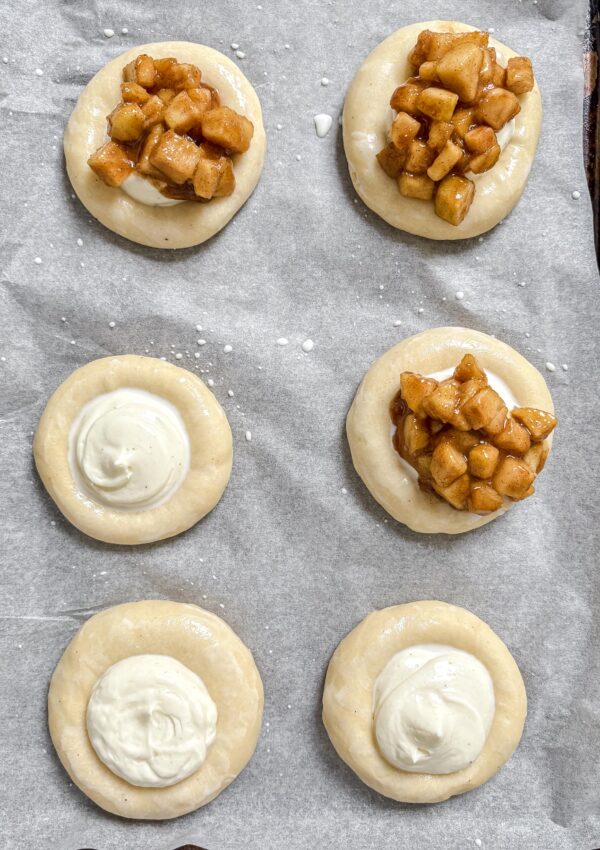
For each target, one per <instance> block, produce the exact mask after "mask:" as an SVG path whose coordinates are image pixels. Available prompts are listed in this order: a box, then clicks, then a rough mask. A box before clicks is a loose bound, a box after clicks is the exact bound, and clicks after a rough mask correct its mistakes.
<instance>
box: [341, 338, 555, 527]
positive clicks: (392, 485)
mask: <svg viewBox="0 0 600 850" xmlns="http://www.w3.org/2000/svg"><path fill="white" fill-rule="evenodd" d="M465 354H473V355H474V356H475V357H476V358H477V361H478V362H479V364H480V365H481V366H482V367H483V369H484V370H486V371H489V372H490V373H491V374H493V375H495V376H497V377H498V378H500V379H501V380H502V381H503V382H504V383H505V384H506V385H507V386H508V388H509V389H510V390H511V393H512V395H513V396H514V398H515V399H516V401H517V403H518V404H519V405H520V406H523V407H535V408H538V409H540V410H545V411H548V412H549V413H553V412H554V405H553V403H552V397H551V396H550V391H549V390H548V387H547V386H546V381H545V380H544V378H543V376H542V375H541V374H540V373H539V372H538V370H537V369H536V368H535V366H532V364H531V363H530V362H529V361H528V360H526V359H525V358H524V357H523V356H522V355H521V354H519V353H518V352H516V351H515V350H514V349H513V348H511V347H510V346H509V345H506V343H504V342H500V340H498V339H496V338H495V337H492V336H488V335H487V334H484V333H480V332H479V331H473V330H470V329H469V328H432V329H430V330H428V331H423V333H420V334H416V335H415V336H412V337H409V338H408V339H405V340H402V342H399V343H398V344H397V345H395V346H394V347H393V348H391V349H390V350H389V351H387V352H386V353H385V354H384V355H383V356H382V357H380V358H379V359H378V360H376V361H375V363H373V365H372V366H371V367H370V369H369V371H368V372H367V374H366V375H365V377H364V378H363V380H362V383H361V385H360V387H359V388H358V391H357V393H356V396H355V398H354V401H353V402H352V406H351V407H350V410H349V412H348V416H347V419H346V433H347V436H348V443H349V444H350V452H351V454H352V462H353V463H354V467H355V469H356V471H357V472H358V474H359V475H360V477H361V478H362V480H363V481H364V483H365V484H366V486H367V488H368V489H369V491H370V493H371V495H372V496H373V498H374V499H376V500H377V501H378V502H379V504H380V505H381V506H382V507H383V508H385V510H386V511H387V512H388V513H389V514H391V516H393V517H394V519H396V520H398V522H402V523H404V525H407V526H408V527H409V528H411V529H412V530H413V531H418V532H422V533H426V534H462V532H464V531H471V529H473V528H478V527H479V526H481V525H485V524H486V523H488V522H491V521H492V520H494V519H496V518H497V517H499V516H501V515H502V514H503V513H505V512H506V511H507V510H508V509H509V508H510V507H512V504H513V503H512V502H505V504H504V506H503V507H502V508H500V510H498V511H494V512H493V513H490V514H485V515H480V514H473V513H469V512H468V511H458V510H456V509H455V508H452V507H451V506H450V505H449V504H448V503H447V502H444V501H442V500H441V499H438V498H437V497H436V496H433V495H432V494H430V493H427V492H425V491H424V490H422V489H421V488H420V487H419V485H418V482H417V473H416V472H415V470H414V469H413V468H412V467H411V466H410V465H409V464H408V463H406V461H404V460H403V459H402V458H401V457H400V455H399V454H398V452H397V451H396V449H395V448H394V445H393V441H392V435H393V426H392V420H391V417H390V403H391V402H392V400H393V398H394V397H395V395H396V394H397V392H398V389H399V387H400V373H401V372H417V373H419V374H421V375H431V374H434V373H436V372H441V371H442V370H445V369H450V368H452V369H453V368H455V367H456V366H457V365H458V363H459V361H460V360H461V358H462V357H463V355H465ZM551 440H552V436H550V437H549V438H548V445H551Z"/></svg>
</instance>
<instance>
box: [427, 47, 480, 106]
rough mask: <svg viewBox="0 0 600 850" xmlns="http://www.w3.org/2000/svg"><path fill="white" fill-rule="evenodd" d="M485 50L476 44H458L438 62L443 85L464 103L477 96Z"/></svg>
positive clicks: (438, 70) (438, 71)
mask: <svg viewBox="0 0 600 850" xmlns="http://www.w3.org/2000/svg"><path fill="white" fill-rule="evenodd" d="M482 65H483V51H482V49H481V47H477V45H475V44H469V43H468V42H467V43H463V44H457V45H456V46H455V47H453V48H452V49H451V50H449V51H448V52H447V53H446V55H445V56H443V57H442V59H440V60H439V62H438V63H437V73H438V77H439V78H440V80H441V81H442V83H443V85H444V86H445V87H446V88H447V89H450V91H453V92H455V93H456V94H457V95H458V99H459V100H462V101H463V103H470V102H471V101H473V100H475V97H476V96H477V89H478V86H479V72H480V71H481V66H482Z"/></svg>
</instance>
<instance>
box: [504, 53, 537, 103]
mask: <svg viewBox="0 0 600 850" xmlns="http://www.w3.org/2000/svg"><path fill="white" fill-rule="evenodd" d="M534 85H535V81H534V79H533V68H532V66H531V59H528V58H527V57H526V56H515V57H514V58H513V59H509V60H508V63H507V65H506V83H505V86H506V88H507V89H508V90H509V91H511V92H512V93H513V94H525V93H526V92H528V91H531V90H532V89H533V87H534Z"/></svg>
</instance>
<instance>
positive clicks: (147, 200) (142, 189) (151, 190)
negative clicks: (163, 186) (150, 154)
mask: <svg viewBox="0 0 600 850" xmlns="http://www.w3.org/2000/svg"><path fill="white" fill-rule="evenodd" d="M120 188H121V189H122V190H123V192H125V194H126V195H129V197H130V198H133V200H134V201H138V203H140V204H146V206H149V207H173V206H175V204H182V203H183V201H180V200H177V199H176V198H167V197H165V195H163V194H162V193H161V192H159V191H158V189H157V188H156V186H153V185H152V183H151V182H150V180H146V178H145V177H142V176H141V175H140V174H136V173H135V172H134V173H133V174H130V175H129V177H127V178H126V179H125V180H124V181H123V182H122V183H121V186H120Z"/></svg>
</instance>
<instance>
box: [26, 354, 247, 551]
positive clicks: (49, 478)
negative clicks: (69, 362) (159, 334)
mask: <svg viewBox="0 0 600 850" xmlns="http://www.w3.org/2000/svg"><path fill="white" fill-rule="evenodd" d="M122 388H135V389H139V390H144V391H146V392H148V393H152V394H153V395H155V396H158V397H159V398H161V399H164V400H165V401H167V402H169V403H170V404H171V405H173V407H174V408H176V410H177V412H178V413H179V415H180V417H181V419H182V420H183V425H184V426H185V431H186V432H187V437H188V440H189V468H188V470H187V474H186V475H185V478H184V479H183V481H182V483H181V484H180V486H179V487H178V489H177V490H175V492H174V493H173V494H172V495H171V496H170V497H169V498H168V500H167V501H165V502H164V503H162V504H160V505H158V506H156V507H149V508H146V509H140V510H121V509H119V508H118V507H113V506H110V505H108V504H105V503H103V502H102V501H101V500H98V499H95V498H94V497H93V494H91V493H90V492H87V491H86V492H84V491H83V489H82V488H81V486H79V484H78V482H77V481H76V480H75V478H74V476H73V473H72V468H71V464H70V461H69V435H70V434H71V428H72V425H73V422H74V421H75V420H76V418H77V417H78V416H79V413H80V412H81V410H82V408H83V407H84V406H85V405H86V404H88V402H90V401H92V400H94V399H96V398H97V397H98V396H100V395H102V394H104V393H110V392H113V391H115V390H118V389H122ZM33 454H34V458H35V464H36V467H37V470H38V473H39V475H40V478H41V479H42V481H43V483H44V486H45V487H46V490H47V491H48V493H49V494H50V496H51V497H52V499H53V500H54V501H55V503H56V505H57V506H58V508H59V509H60V510H61V512H62V513H63V514H64V515H65V517H66V518H67V519H68V520H69V522H72V523H73V525H75V526H76V527H77V528H79V530H80V531H83V532H84V533H85V534H88V535H89V536H90V537H94V538H96V539H97V540H103V541H105V542H107V543H120V544H130V545H135V544H140V543H152V542H154V541H156V540H162V539H164V538H166V537H173V536H174V535H176V534H180V533H181V532H182V531H186V530H187V529H188V528H191V526H192V525H195V523H197V522H198V520H200V519H202V517H204V516H205V515H206V514H207V513H209V512H210V511H211V510H212V509H213V508H214V507H215V505H216V504H217V502H218V501H219V499H220V498H221V496H222V495H223V492H224V490H225V487H226V486H227V483H228V481H229V478H230V476H231V467H232V462H233V441H232V435H231V428H230V426H229V422H228V421H227V417H226V415H225V412H224V411H223V409H222V407H221V406H220V404H219V402H218V401H217V399H216V398H215V397H214V395H213V394H212V393H211V391H210V390H209V389H208V388H207V387H206V386H205V385H204V384H203V383H202V381H201V380H200V378H198V377H197V376H196V375H193V374H192V373H191V372H188V371H187V369H181V368H179V367H178V366H174V365H173V364H171V363H167V362H165V361H163V360H158V359H155V358H153V357H139V356H137V355H122V356H116V357H104V358H102V359H100V360H93V361H92V362H91V363H88V364H87V365H85V366H82V367H81V368H80V369H77V370H76V371H75V372H73V373H72V374H71V375H70V376H69V377H68V378H67V379H66V380H65V381H64V382H63V383H62V384H61V385H60V386H59V388H58V389H57V390H56V391H55V393H54V394H53V395H52V397H51V398H50V400H49V401H48V404H47V405H46V408H45V410H44V413H43V414H42V417H41V419H40V423H39V425H38V429H37V432H36V435H35V439H34V443H33Z"/></svg>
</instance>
